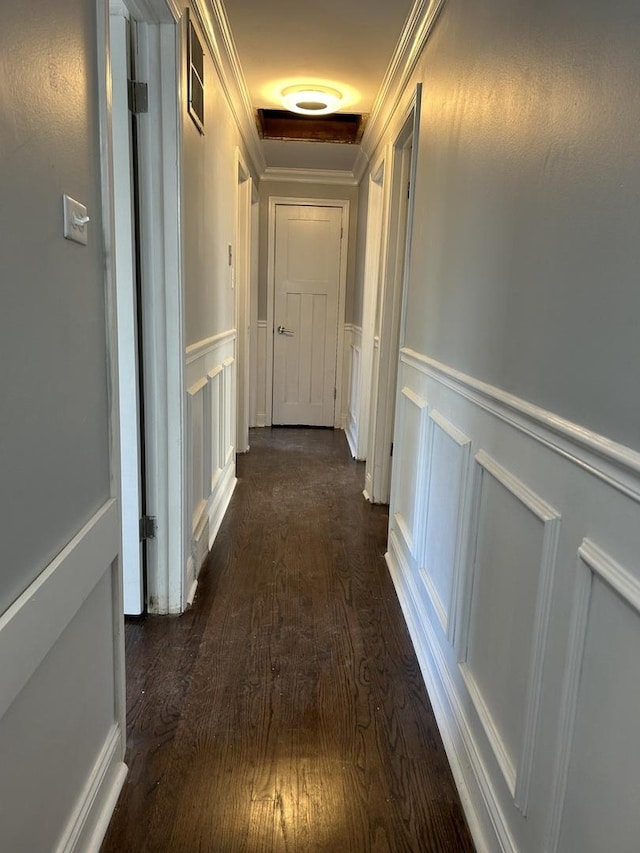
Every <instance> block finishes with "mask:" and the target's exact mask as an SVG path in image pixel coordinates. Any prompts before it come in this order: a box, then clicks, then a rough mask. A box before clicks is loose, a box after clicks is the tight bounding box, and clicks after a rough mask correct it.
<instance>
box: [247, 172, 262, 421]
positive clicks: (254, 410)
mask: <svg viewBox="0 0 640 853" xmlns="http://www.w3.org/2000/svg"><path fill="white" fill-rule="evenodd" d="M251 193H252V194H251V248H250V253H251V272H250V285H249V292H250V294H251V295H250V297H249V389H250V391H249V426H250V427H256V426H258V363H259V361H261V359H259V356H258V346H259V341H258V280H259V251H260V193H259V191H258V187H257V184H256V183H255V182H252V186H251Z"/></svg>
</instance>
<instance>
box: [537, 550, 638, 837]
mask: <svg viewBox="0 0 640 853" xmlns="http://www.w3.org/2000/svg"><path fill="white" fill-rule="evenodd" d="M594 576H598V577H599V578H600V579H601V580H602V581H604V583H606V584H607V585H608V586H609V587H610V588H611V589H612V590H613V591H614V592H616V593H617V594H618V595H619V596H620V597H621V598H622V599H623V600H624V601H625V602H626V603H627V604H628V605H629V606H630V607H632V608H633V609H634V610H635V611H636V613H639V614H640V581H638V579H637V578H635V577H634V576H633V575H632V574H631V572H629V571H628V570H627V569H625V568H624V567H623V566H621V565H620V564H619V563H617V562H616V561H615V560H614V559H613V558H612V557H610V556H609V554H607V553H606V552H605V551H603V550H602V549H601V548H599V547H598V546H597V545H596V544H595V543H594V542H592V541H591V540H589V539H583V540H582V543H581V545H580V547H579V548H578V576H577V578H576V586H575V592H574V600H573V607H572V612H571V625H570V629H569V646H568V651H567V659H566V664H565V672H564V683H563V688H562V703H561V706H560V722H559V726H558V742H557V752H556V754H557V759H556V765H555V770H554V782H553V789H552V797H551V803H552V814H551V820H550V823H549V833H548V843H547V848H546V849H547V850H549V851H550V853H557V851H558V845H559V843H560V830H561V828H562V815H563V812H564V803H565V797H566V793H567V783H568V780H569V765H570V762H571V750H572V746H573V736H574V731H575V726H576V718H577V711H578V692H579V688H580V677H581V673H582V661H583V657H584V651H585V645H586V641H587V627H588V622H589V610H590V607H591V595H592V592H593V578H594Z"/></svg>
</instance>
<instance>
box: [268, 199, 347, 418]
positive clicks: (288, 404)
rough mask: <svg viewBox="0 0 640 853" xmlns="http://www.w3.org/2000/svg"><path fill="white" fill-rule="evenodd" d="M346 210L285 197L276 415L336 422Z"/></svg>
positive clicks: (278, 272)
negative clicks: (292, 202) (297, 202)
mask: <svg viewBox="0 0 640 853" xmlns="http://www.w3.org/2000/svg"><path fill="white" fill-rule="evenodd" d="M341 230H342V210H341V209H340V208H336V207H312V206H307V205H284V204H283V205H278V206H277V208H276V239H275V306H274V307H275V312H274V318H275V322H274V326H275V329H274V336H273V423H274V424H308V425H310V426H333V423H334V405H335V400H334V391H335V381H336V356H337V342H338V294H339V286H340V258H341V254H340V253H341V243H342V238H341Z"/></svg>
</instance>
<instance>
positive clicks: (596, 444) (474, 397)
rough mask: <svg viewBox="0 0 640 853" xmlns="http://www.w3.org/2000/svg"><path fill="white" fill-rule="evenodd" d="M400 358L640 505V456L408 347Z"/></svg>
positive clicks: (403, 350) (627, 448)
mask: <svg viewBox="0 0 640 853" xmlns="http://www.w3.org/2000/svg"><path fill="white" fill-rule="evenodd" d="M400 359H401V361H402V362H403V363H404V364H407V365H409V366H410V367H413V368H414V369H415V370H418V371H420V372H421V373H423V374H424V375H426V376H430V377H432V378H433V379H435V380H437V381H438V382H440V383H441V384H442V385H445V386H446V387H448V388H451V389H452V390H453V391H455V392H456V393H458V394H460V395H462V396H463V397H466V398H467V399H469V400H471V401H472V402H473V403H475V404H476V405H478V406H480V407H481V408H483V409H485V410H486V411H488V412H490V413H491V414H493V415H495V416H496V417H498V418H500V419H501V420H503V421H505V422H506V423H508V424H510V425H511V426H513V427H515V428H516V429H518V430H520V431H521V432H524V433H525V434H526V435H528V436H530V437H531V438H534V439H536V441H539V442H540V443H541V444H544V445H545V447H548V448H549V449H551V450H553V451H555V452H556V453H558V454H560V455H561V456H563V457H564V458H566V459H569V460H570V461H571V462H574V463H575V464H576V465H579V466H580V467H581V468H584V469H585V470H587V471H588V472H589V473H591V474H593V475H594V476H596V477H598V478H599V479H601V480H603V481H604V482H605V483H608V484H609V485H610V486H613V487H614V488H616V489H618V491H620V492H622V493H623V494H625V495H627V497H630V498H632V499H633V500H634V501H636V502H637V503H640V453H638V452H637V451H635V450H632V449H631V448H629V447H625V446H624V445H622V444H618V443H617V442H615V441H611V440H610V439H608V438H606V437H605V436H603V435H599V434H598V433H595V432H593V431H591V430H589V429H587V428H586V427H582V426H579V425H578V424H576V423H573V422H572V421H569V420H566V419H565V418H563V417H560V416H559V415H556V414H554V413H553V412H550V411H548V410H546V409H543V408H541V407H539V406H535V405H534V404H532V403H528V402H527V401H526V400H523V399H521V398H519V397H516V396H514V395H513V394H509V393H508V392H506V391H502V390H501V389H500V388H496V387H495V386H492V385H489V384H487V383H486V382H481V381H480V380H478V379H474V378H473V377H472V376H468V375H467V374H465V373H462V372H461V371H459V370H456V369H455V368H452V367H449V366H448V365H446V364H442V363H441V362H438V361H436V360H435V359H432V358H430V357H429V356H426V355H422V354H421V353H418V352H416V351H415V350H412V349H409V348H407V347H404V348H403V349H402V350H401V355H400Z"/></svg>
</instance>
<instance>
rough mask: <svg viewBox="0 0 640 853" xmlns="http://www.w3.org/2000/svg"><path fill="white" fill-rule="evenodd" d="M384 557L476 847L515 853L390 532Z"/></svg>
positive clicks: (494, 852) (486, 851)
mask: <svg viewBox="0 0 640 853" xmlns="http://www.w3.org/2000/svg"><path fill="white" fill-rule="evenodd" d="M385 560H386V562H387V566H388V568H389V573H390V575H391V579H392V580H393V583H394V586H395V588H396V593H397V595H398V599H399V601H400V606H401V608H402V612H403V614H404V618H405V621H406V623H407V627H408V629H409V634H410V636H411V640H412V643H413V646H414V649H415V652H416V656H417V658H418V663H419V665H420V669H421V671H422V676H423V678H424V681H425V685H426V688H427V692H428V694H429V699H430V701H431V705H432V707H433V712H434V714H435V717H436V722H437V724H438V729H439V731H440V734H441V736H442V741H443V744H444V748H445V751H446V753H447V758H448V759H449V764H450V766H451V772H452V773H453V777H454V780H455V783H456V788H457V790H458V794H459V796H460V800H461V802H462V807H463V809H464V813H465V816H466V819H467V823H468V825H469V831H470V832H471V835H472V838H473V841H474V844H475V846H476V849H477V850H478V853H517V847H516V845H515V842H514V841H513V839H512V837H511V834H510V833H509V830H508V828H507V824H506V820H505V819H504V816H503V815H502V813H501V810H500V807H499V805H498V802H497V799H496V797H495V795H494V792H493V790H492V788H491V784H490V781H489V774H488V773H487V772H486V770H485V769H484V767H483V763H482V760H481V758H480V755H479V753H478V751H477V750H476V748H475V744H474V742H473V738H472V736H471V732H470V730H469V727H468V725H467V722H466V720H465V718H464V714H463V712H462V708H461V704H460V701H459V698H458V696H457V694H456V691H455V688H454V686H453V684H452V682H451V680H450V678H449V677H448V671H447V667H446V664H445V663H444V661H443V660H440V659H439V657H440V656H439V652H438V646H437V641H435V638H432V639H430V638H429V637H428V636H427V634H426V630H428V620H426V619H425V620H421V619H420V618H419V614H418V613H417V611H416V607H415V604H414V601H413V596H412V595H411V590H410V589H409V588H408V585H407V582H406V580H405V575H406V574H407V572H408V567H406V566H404V567H403V559H402V555H401V552H400V549H399V547H398V546H397V543H396V542H395V537H394V536H393V534H392V535H391V536H390V537H389V550H388V551H387V553H386V554H385Z"/></svg>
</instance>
